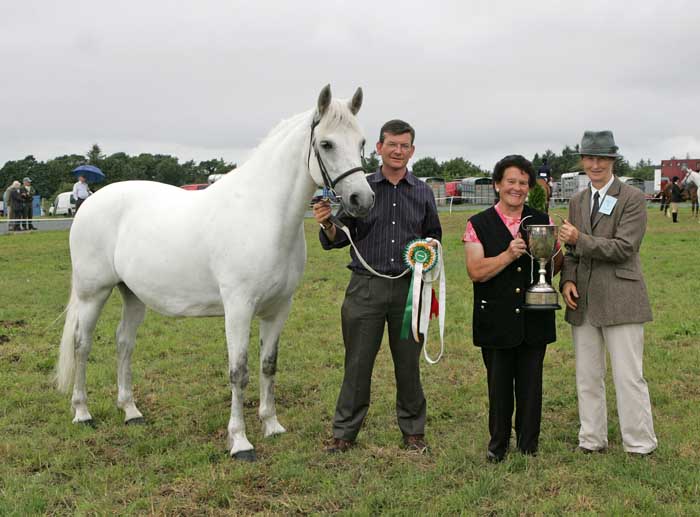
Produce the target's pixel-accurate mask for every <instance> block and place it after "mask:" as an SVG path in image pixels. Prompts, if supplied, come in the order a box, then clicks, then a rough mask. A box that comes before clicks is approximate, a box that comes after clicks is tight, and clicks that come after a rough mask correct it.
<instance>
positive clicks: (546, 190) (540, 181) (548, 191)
mask: <svg viewBox="0 0 700 517" xmlns="http://www.w3.org/2000/svg"><path fill="white" fill-rule="evenodd" d="M537 184H538V185H539V186H540V187H542V190H544V211H545V213H547V214H548V213H549V200H550V199H551V197H552V187H550V186H549V183H548V182H547V180H546V179H544V178H537Z"/></svg>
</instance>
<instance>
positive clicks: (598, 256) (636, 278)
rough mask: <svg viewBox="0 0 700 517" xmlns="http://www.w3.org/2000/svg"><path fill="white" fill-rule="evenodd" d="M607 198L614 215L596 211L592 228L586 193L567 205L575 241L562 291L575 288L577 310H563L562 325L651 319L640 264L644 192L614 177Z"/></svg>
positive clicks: (564, 269)
mask: <svg viewBox="0 0 700 517" xmlns="http://www.w3.org/2000/svg"><path fill="white" fill-rule="evenodd" d="M610 196H612V197H614V198H617V203H616V204H615V206H614V208H613V209H612V213H611V214H610V215H605V214H603V213H601V212H598V214H597V215H596V216H595V218H594V220H593V224H591V218H590V212H591V190H590V189H588V188H587V189H585V190H583V191H581V192H579V193H578V194H576V195H575V196H574V197H572V198H571V201H570V202H569V221H570V222H571V224H573V225H574V226H575V227H576V228H577V229H578V231H579V237H578V241H577V242H576V245H575V246H573V247H568V251H567V253H566V256H565V257H564V265H563V266H562V270H561V282H560V288H562V287H563V286H564V284H565V283H566V282H569V281H571V282H574V283H575V284H576V288H577V290H578V294H579V299H578V301H577V304H578V307H577V309H576V310H575V311H574V310H571V309H569V308H568V307H567V309H566V321H568V322H569V323H570V324H572V325H577V326H578V325H582V324H583V322H584V318H585V316H586V315H587V316H588V321H589V323H590V324H591V325H593V326H594V327H607V326H612V325H622V324H626V323H644V322H646V321H651V319H652V314H651V306H650V305H649V297H648V295H647V288H646V284H645V283H644V277H643V276H642V267H641V263H640V260H639V248H640V246H641V244H642V239H643V238H644V232H645V231H646V226H647V209H646V200H645V199H644V194H643V193H642V192H641V191H640V190H639V189H637V188H634V187H631V186H629V185H625V184H623V183H622V182H621V181H620V180H619V179H617V178H615V179H614V180H613V183H612V185H610V188H609V189H608V192H607V195H606V197H610ZM601 206H602V200H601Z"/></svg>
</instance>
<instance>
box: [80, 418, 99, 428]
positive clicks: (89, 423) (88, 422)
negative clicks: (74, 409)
mask: <svg viewBox="0 0 700 517" xmlns="http://www.w3.org/2000/svg"><path fill="white" fill-rule="evenodd" d="M75 423H76V424H79V425H84V426H85V427H92V428H93V429H94V428H95V427H97V426H96V425H95V421H94V420H93V419H92V418H91V419H90V420H80V421H79V422H75Z"/></svg>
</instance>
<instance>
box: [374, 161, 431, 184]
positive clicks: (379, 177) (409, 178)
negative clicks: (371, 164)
mask: <svg viewBox="0 0 700 517" xmlns="http://www.w3.org/2000/svg"><path fill="white" fill-rule="evenodd" d="M404 180H406V183H408V184H409V185H411V186H412V187H415V186H416V184H417V182H418V181H420V180H419V179H418V178H416V177H415V176H414V175H413V173H412V172H411V171H410V170H408V169H406V175H405V176H404V177H403V178H401V181H404ZM367 181H369V182H370V183H380V182H381V181H388V180H387V179H386V178H385V177H384V174H382V167H381V165H380V166H379V168H378V169H377V170H376V171H375V172H374V173H373V174H370V175H369V176H367Z"/></svg>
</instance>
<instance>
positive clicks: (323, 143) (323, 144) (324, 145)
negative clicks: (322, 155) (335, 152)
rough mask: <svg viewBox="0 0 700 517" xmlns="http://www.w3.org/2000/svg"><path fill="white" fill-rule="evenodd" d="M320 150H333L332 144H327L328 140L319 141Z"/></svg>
mask: <svg viewBox="0 0 700 517" xmlns="http://www.w3.org/2000/svg"><path fill="white" fill-rule="evenodd" d="M321 148H322V149H325V150H326V151H328V150H330V149H333V143H332V142H329V141H328V140H321Z"/></svg>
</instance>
